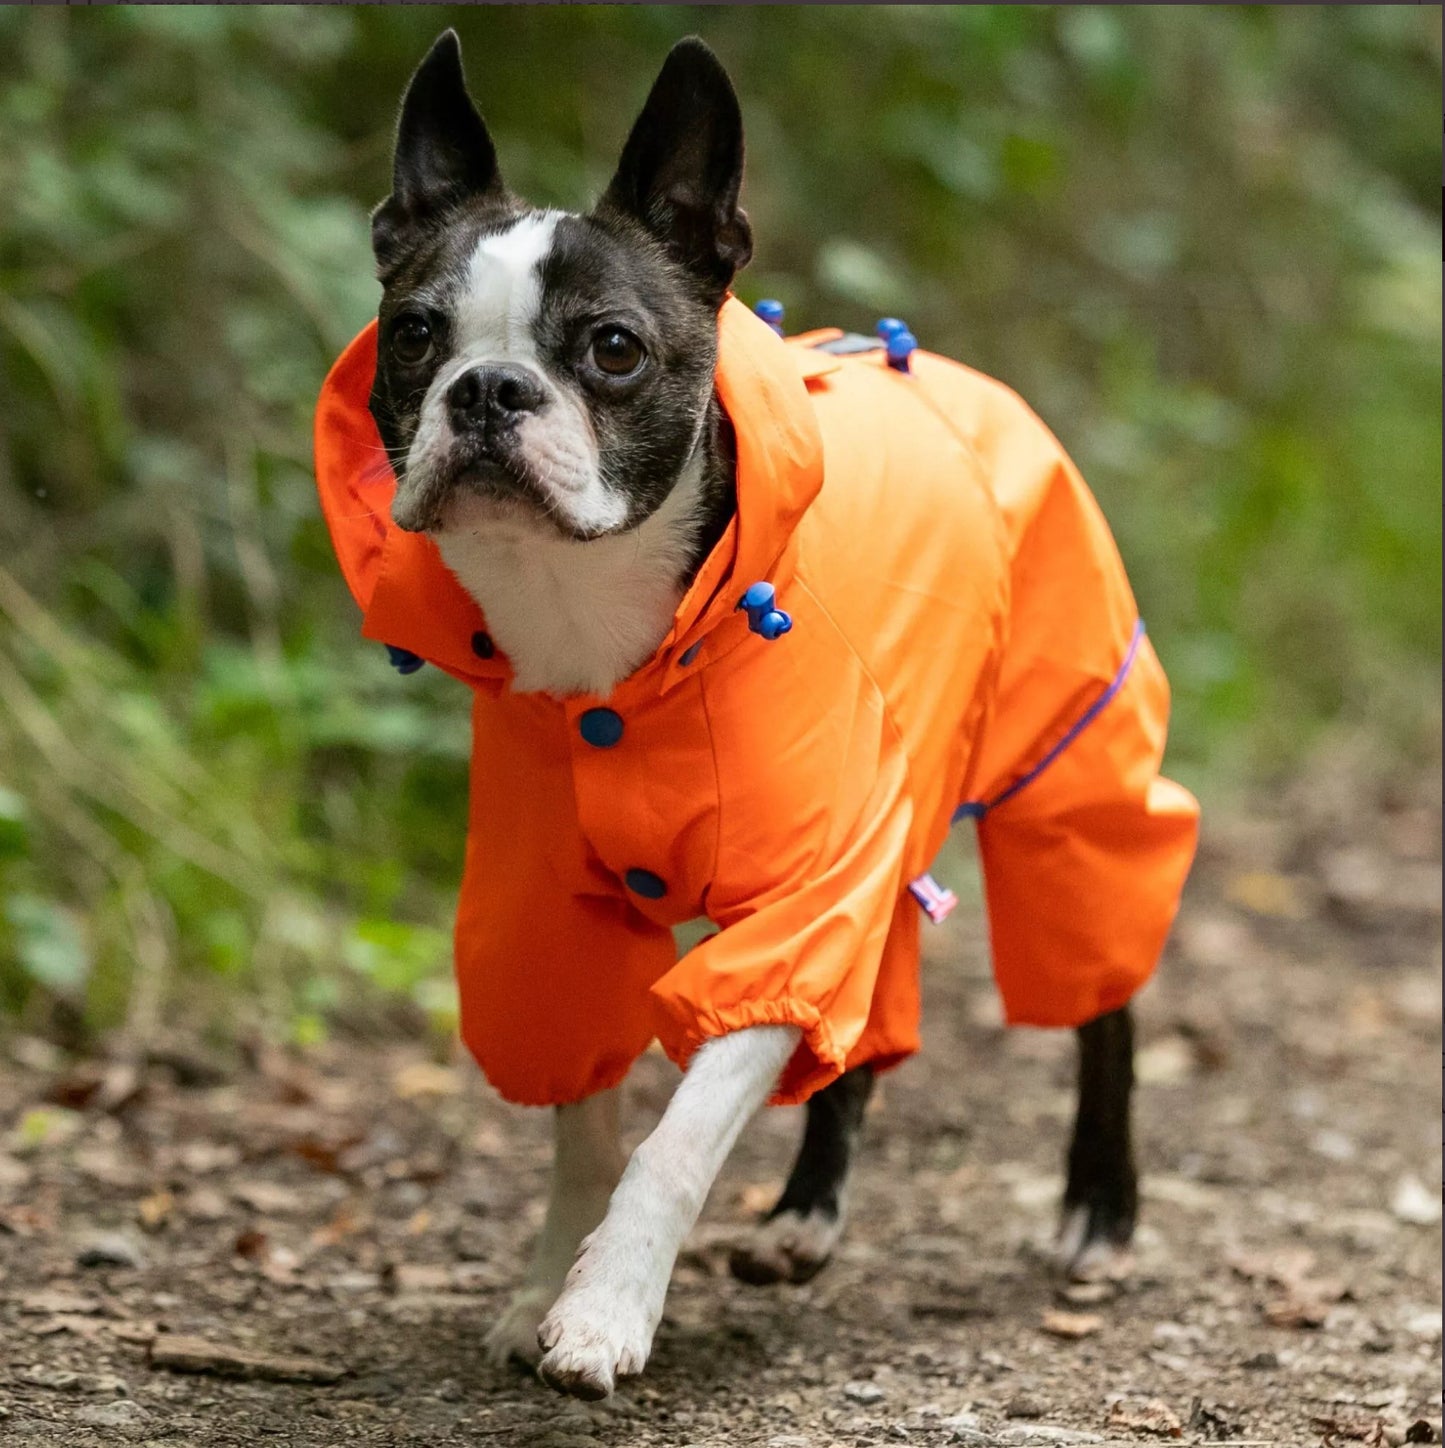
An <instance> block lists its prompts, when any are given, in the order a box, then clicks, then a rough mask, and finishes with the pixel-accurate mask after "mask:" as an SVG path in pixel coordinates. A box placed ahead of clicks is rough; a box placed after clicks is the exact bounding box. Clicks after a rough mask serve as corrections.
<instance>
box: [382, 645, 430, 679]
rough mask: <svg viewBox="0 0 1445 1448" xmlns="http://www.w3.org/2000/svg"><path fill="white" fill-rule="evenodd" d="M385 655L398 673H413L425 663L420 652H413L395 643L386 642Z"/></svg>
mask: <svg viewBox="0 0 1445 1448" xmlns="http://www.w3.org/2000/svg"><path fill="white" fill-rule="evenodd" d="M386 656H387V658H388V659H390V660H391V666H392V668H394V669H395V670H396V671H397V673H398V674H414V673H416V671H417V670H418V669H419V668H421V666H422V665H423V664H424V663H426V660H425V659H424V658H422V656H421V655H420V654H414V653H412V651H411V650H410V649H401V648H398V647H397V646H396V645H395V644H387V646H386Z"/></svg>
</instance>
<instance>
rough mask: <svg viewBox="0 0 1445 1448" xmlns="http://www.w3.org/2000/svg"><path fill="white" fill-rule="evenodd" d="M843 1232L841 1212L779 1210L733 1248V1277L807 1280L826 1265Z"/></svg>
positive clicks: (759, 1283) (767, 1280)
mask: <svg viewBox="0 0 1445 1448" xmlns="http://www.w3.org/2000/svg"><path fill="white" fill-rule="evenodd" d="M842 1235H843V1218H842V1216H841V1214H829V1213H827V1212H823V1211H820V1210H817V1209H814V1210H813V1211H811V1212H809V1213H808V1214H807V1215H806V1216H804V1215H803V1214H802V1213H800V1212H780V1213H779V1214H778V1215H777V1216H776V1217H773V1218H772V1219H771V1220H769V1221H766V1222H760V1223H759V1224H758V1225H757V1226H756V1227H754V1228H753V1229H752V1231H751V1232H750V1233H749V1235H748V1236H747V1237H746V1238H745V1239H744V1240H743V1241H741V1242H739V1243H738V1245H737V1246H736V1247H734V1248H733V1252H732V1256H731V1258H730V1259H729V1262H728V1265H729V1267H731V1269H732V1273H733V1276H734V1277H738V1278H741V1279H742V1281H744V1282H750V1283H752V1284H753V1285H754V1286H764V1285H766V1284H767V1283H770V1282H807V1281H809V1280H810V1279H811V1278H813V1277H816V1276H817V1275H818V1273H819V1272H821V1271H822V1270H823V1268H824V1267H825V1266H827V1264H828V1259H829V1258H830V1257H832V1255H833V1249H834V1248H835V1247H836V1246H837V1245H838V1239H839V1237H841V1236H842Z"/></svg>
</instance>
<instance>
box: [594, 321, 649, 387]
mask: <svg viewBox="0 0 1445 1448" xmlns="http://www.w3.org/2000/svg"><path fill="white" fill-rule="evenodd" d="M646 355H647V354H646V353H645V352H644V351H643V350H642V343H641V342H639V341H638V340H637V338H636V337H634V336H633V335H632V333H631V332H628V331H624V330H623V328H621V327H604V328H603V329H602V330H601V331H600V332H598V333H597V335H596V336H595V337H593V339H592V365H593V366H594V367H596V368H597V370H598V371H599V372H605V373H606V374H607V375H608V376H609V377H626V376H627V375H628V374H629V373H632V372H636V371H637V369H638V368H639V367H641V366H642V359H643V357H645V356H646Z"/></svg>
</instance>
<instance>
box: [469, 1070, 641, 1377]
mask: <svg viewBox="0 0 1445 1448" xmlns="http://www.w3.org/2000/svg"><path fill="white" fill-rule="evenodd" d="M621 1096H622V1088H621V1087H614V1088H613V1089H612V1090H611V1091H601V1092H599V1093H598V1094H597V1095H596V1096H589V1097H587V1099H586V1100H584V1101H579V1102H577V1103H576V1104H575V1105H572V1106H559V1107H558V1108H557V1111H556V1115H555V1121H554V1137H555V1141H556V1156H555V1158H554V1159H553V1163H552V1186H551V1192H550V1195H549V1197H548V1201H547V1216H546V1219H545V1221H544V1222H543V1224H542V1233H541V1236H539V1237H538V1238H537V1245H536V1246H535V1248H534V1249H533V1253H532V1265H531V1267H530V1268H529V1269H528V1271H527V1276H526V1279H525V1280H524V1281H523V1283H522V1285H521V1287H519V1288H518V1289H517V1291H516V1292H515V1293H513V1295H512V1300H511V1301H510V1302H509V1303H508V1304H507V1306H506V1307H505V1308H504V1309H503V1311H502V1315H501V1317H499V1318H498V1319H497V1321H496V1323H495V1324H494V1325H493V1327H492V1329H491V1331H490V1332H488V1334H487V1338H486V1350H487V1356H488V1358H489V1359H490V1360H491V1361H492V1362H493V1363H495V1364H497V1365H499V1366H500V1365H502V1364H504V1363H506V1362H509V1361H515V1362H520V1363H523V1364H526V1365H528V1366H531V1367H535V1366H536V1365H537V1363H538V1362H539V1361H540V1359H541V1356H542V1350H541V1348H539V1347H538V1346H537V1328H538V1327H539V1326H540V1324H541V1322H542V1319H543V1318H544V1317H545V1316H546V1315H547V1311H548V1309H549V1308H550V1307H551V1306H552V1304H553V1302H555V1301H556V1299H557V1295H558V1293H560V1292H561V1290H562V1284H563V1283H564V1282H565V1281H566V1278H567V1270H568V1268H570V1267H571V1265H572V1262H573V1260H574V1258H575V1257H576V1256H577V1249H578V1247H579V1246H581V1244H582V1239H583V1238H584V1237H585V1236H586V1235H587V1234H588V1233H589V1232H590V1231H592V1229H593V1228H594V1227H595V1226H596V1225H597V1224H598V1223H599V1222H600V1221H601V1220H602V1218H603V1216H604V1215H605V1214H606V1212H607V1203H608V1201H609V1200H610V1198H611V1196H612V1192H613V1189H614V1188H615V1187H616V1186H617V1183H618V1181H619V1180H620V1179H621V1176H622V1169H623V1167H624V1166H625V1164H626V1158H625V1157H624V1156H623V1153H622V1141H621V1126H620V1114H621Z"/></svg>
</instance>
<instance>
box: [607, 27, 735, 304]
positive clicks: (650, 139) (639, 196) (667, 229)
mask: <svg viewBox="0 0 1445 1448" xmlns="http://www.w3.org/2000/svg"><path fill="white" fill-rule="evenodd" d="M742 179H743V118H742V112H741V111H740V110H739V109H738V98H737V95H736V94H735V93H734V91H733V87H732V82H731V81H730V80H729V79H728V76H727V72H726V71H725V70H724V69H723V68H722V64H721V62H720V61H719V60H718V58H717V56H715V55H714V54H713V53H712V51H711V50H709V49H708V47H707V46H706V45H704V44H703V42H702V41H701V40H699V39H697V37H696V36H690V37H689V38H688V39H686V40H679V41H678V43H677V44H676V45H674V46H673V48H672V50H671V51H670V52H669V54H668V57H667V60H666V61H665V62H664V64H663V67H662V71H661V73H660V74H659V75H658V77H657V80H656V81H655V82H654V83H653V87H652V91H651V94H649V95H648V97H647V103H646V105H644V106H643V108H642V114H641V115H640V116H638V118H637V121H636V123H635V124H634V125H633V127H632V134H631V135H629V136H628V138H627V144H626V145H625V146H624V147H623V148H622V159H621V160H620V161H619V162H618V166H617V174H616V175H615V176H614V177H613V178H612V184H611V186H609V187H608V188H607V194H606V195H605V196H604V197H603V199H602V205H603V206H604V207H608V206H610V207H612V208H615V209H616V210H619V211H622V212H624V213H625V214H627V215H629V216H632V217H634V218H635V219H636V220H638V221H640V222H641V223H642V225H643V226H645V227H646V228H647V230H648V231H650V232H651V233H652V234H653V236H655V237H656V238H657V239H658V240H659V241H660V242H662V243H663V245H664V246H666V247H667V249H668V250H669V251H670V252H672V254H673V255H674V256H675V257H676V258H677V259H678V260H679V261H681V262H682V263H683V264H684V265H685V266H686V267H688V268H689V270H691V271H692V272H693V273H695V274H696V275H697V276H698V277H699V278H700V279H701V280H702V281H703V282H704V283H705V284H706V286H707V288H708V291H709V293H710V294H711V295H713V296H714V298H715V300H717V301H721V300H722V297H723V293H724V292H726V291H727V288H728V285H729V283H731V281H732V279H733V273H734V272H736V271H738V270H739V269H740V268H742V267H744V266H746V265H747V262H748V258H749V257H750V256H751V255H752V252H753V236H752V228H751V227H749V225H748V219H747V216H746V215H745V214H744V213H743V212H742V211H741V210H740V209H739V208H738V190H739V188H740V187H741V186H742Z"/></svg>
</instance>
